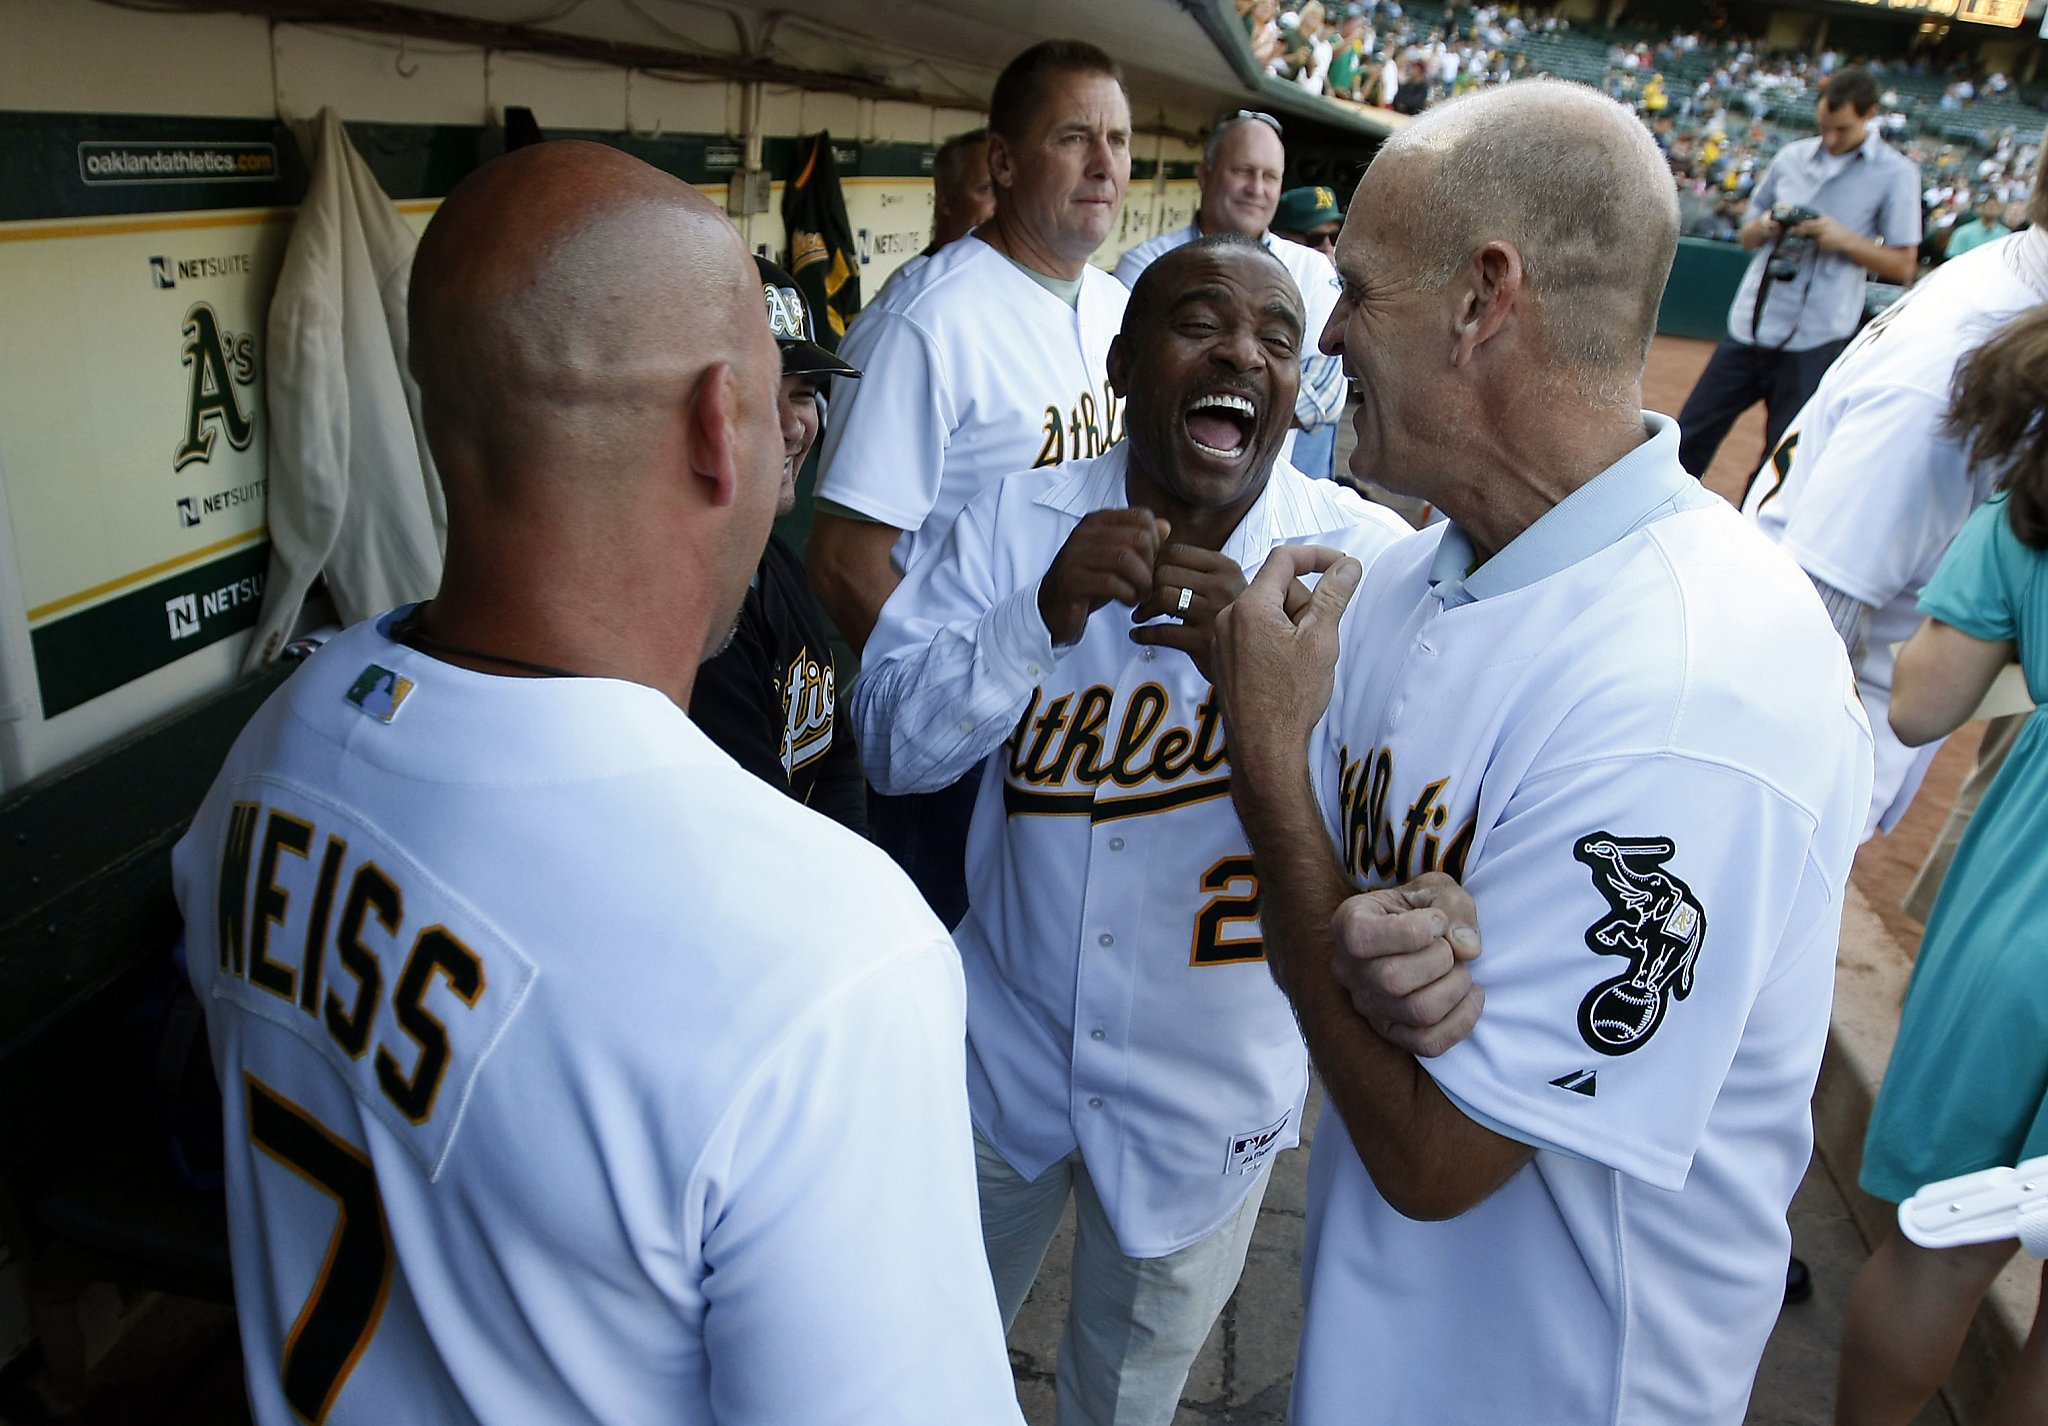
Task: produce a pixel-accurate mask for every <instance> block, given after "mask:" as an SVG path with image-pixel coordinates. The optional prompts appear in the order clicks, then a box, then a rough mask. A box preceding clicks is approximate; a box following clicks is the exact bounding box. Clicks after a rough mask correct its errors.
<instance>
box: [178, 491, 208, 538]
mask: <svg viewBox="0 0 2048 1426" xmlns="http://www.w3.org/2000/svg"><path fill="white" fill-rule="evenodd" d="M202 518H203V516H201V514H200V512H199V502H198V501H197V500H195V499H193V498H192V497H191V496H189V495H180V496H179V497H178V524H179V525H180V526H182V527H183V528H185V529H187V530H189V529H191V528H192V527H193V526H194V525H196V524H198V523H199V522H200V520H201V519H202Z"/></svg>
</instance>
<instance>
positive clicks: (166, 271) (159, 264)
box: [149, 257, 178, 287]
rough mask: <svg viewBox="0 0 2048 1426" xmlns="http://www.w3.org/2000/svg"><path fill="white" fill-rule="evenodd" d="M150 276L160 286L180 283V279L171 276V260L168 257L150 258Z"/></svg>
mask: <svg viewBox="0 0 2048 1426" xmlns="http://www.w3.org/2000/svg"><path fill="white" fill-rule="evenodd" d="M149 277H150V281H152V282H154V283H155V284H156V285H157V286H158V287H176V286H177V285H178V279H177V278H175V277H173V276H171V260H170V259H169V258H167V257H153V258H151V259H150V260H149Z"/></svg>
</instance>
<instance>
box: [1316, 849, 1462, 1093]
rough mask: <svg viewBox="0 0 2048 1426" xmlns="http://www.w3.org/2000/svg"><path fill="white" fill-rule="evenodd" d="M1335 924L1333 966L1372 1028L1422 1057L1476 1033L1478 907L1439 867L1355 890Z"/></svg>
mask: <svg viewBox="0 0 2048 1426" xmlns="http://www.w3.org/2000/svg"><path fill="white" fill-rule="evenodd" d="M1330 930H1331V933H1332V935H1333V937H1334V938H1335V940H1336V949H1335V951H1334V952H1333V953H1332V955H1331V957H1330V971H1331V974H1333V975H1334V976H1335V977H1336V978H1337V983H1338V984H1339V985H1341V986H1343V987H1344V989H1345V991H1346V992H1348V993H1349V994H1350V996H1351V1007H1352V1009H1354V1010H1356V1011H1357V1012H1358V1013H1359V1014H1360V1015H1362V1016H1364V1017H1365V1022H1366V1023H1367V1024H1368V1025H1370V1026H1372V1029H1373V1033H1374V1034H1376V1035H1378V1036H1379V1037H1380V1038H1381V1039H1382V1040H1386V1041H1388V1042H1389V1043H1391V1044H1394V1045H1398V1046H1400V1047H1401V1048H1402V1049H1404V1050H1406V1051H1408V1053H1409V1054H1411V1055H1418V1056H1421V1057H1422V1058H1424V1059H1429V1058H1432V1057H1434V1056H1436V1055H1440V1054H1442V1053H1443V1052H1444V1051H1445V1050H1448V1049H1449V1048H1450V1047H1451V1046H1453V1045H1455V1044H1457V1043H1458V1042H1459V1041H1460V1040H1463V1039H1464V1038H1465V1037H1466V1036H1467V1035H1470V1034H1471V1033H1472V1027H1473V1026H1474V1025H1475V1024H1477V1023H1478V1021H1479V1012H1480V1011H1481V1009H1483V1008H1484V1007H1485V1004H1486V992H1485V991H1483V990H1481V989H1480V988H1479V987H1478V986H1476V985H1474V984H1473V983H1472V972H1471V971H1470V970H1469V969H1468V968H1467V966H1468V963H1469V962H1470V961H1472V960H1473V959H1475V958H1476V957H1477V956H1478V955H1479V908H1478V907H1477V906H1475V905H1474V904H1473V902H1472V896H1471V893H1470V892H1468V891H1466V890H1465V888H1464V887H1462V886H1460V885H1458V883H1457V882H1455V881H1453V880H1451V878H1450V877H1448V876H1446V875H1445V874H1444V873H1442V872H1440V871H1433V872H1426V873H1424V874H1423V875H1422V876H1419V877H1417V878H1416V879H1415V880H1413V881H1411V882H1407V883H1405V884H1404V885H1401V886H1389V887H1383V888H1381V889H1380V890H1378V891H1368V892H1364V893H1362V894H1361V895H1358V896H1354V897H1351V898H1350V899H1349V900H1347V901H1346V902H1345V903H1344V904H1343V905H1342V906H1340V907H1338V908H1337V914H1336V915H1335V916H1334V917H1332V918H1331V922H1330Z"/></svg>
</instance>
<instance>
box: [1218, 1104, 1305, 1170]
mask: <svg viewBox="0 0 2048 1426" xmlns="http://www.w3.org/2000/svg"><path fill="white" fill-rule="evenodd" d="M1291 1117H1292V1116H1291V1115H1290V1114H1283V1115H1281V1116H1280V1117H1279V1118H1278V1119H1276V1120H1274V1121H1273V1122H1272V1123H1271V1124H1268V1125H1267V1126H1266V1127H1265V1128H1263V1129H1252V1130H1249V1131H1248V1132H1246V1133H1243V1134H1232V1135H1231V1136H1230V1148H1229V1152H1228V1154H1227V1155H1226V1157H1225V1159H1224V1163H1223V1172H1224V1173H1226V1174H1247V1173H1250V1172H1251V1171H1252V1170H1253V1169H1255V1168H1257V1167H1258V1166H1259V1165H1260V1164H1262V1163H1264V1162H1265V1161H1266V1160H1267V1159H1268V1158H1270V1157H1272V1154H1273V1150H1275V1149H1277V1148H1279V1147H1280V1143H1281V1140H1282V1138H1283V1137H1284V1136H1285V1135H1286V1133H1287V1121H1288V1119H1289V1118H1291Z"/></svg>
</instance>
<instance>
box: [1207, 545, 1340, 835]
mask: <svg viewBox="0 0 2048 1426" xmlns="http://www.w3.org/2000/svg"><path fill="white" fill-rule="evenodd" d="M1309 574H1317V575H1321V576H1322V578H1321V579H1320V580H1318V581H1317V584H1316V587H1315V589H1314V590H1313V591H1310V590H1308V589H1305V588H1304V587H1303V586H1302V584H1301V578H1302V576H1304V575H1309ZM1364 577H1365V568H1364V566H1363V565H1361V564H1360V563H1359V562H1358V561H1357V560H1356V559H1354V558H1352V557H1351V556H1350V555H1346V554H1342V553H1340V552H1339V551H1337V550H1332V549H1325V548H1324V547H1322V546H1320V545H1278V546H1275V547H1274V549H1273V552H1272V553H1271V554H1269V555H1267V556H1266V563H1265V564H1264V565H1263V566H1262V567H1261V568H1260V570H1259V572H1258V574H1257V575H1256V576H1255V577H1254V578H1253V580H1252V582H1251V584H1250V585H1249V586H1247V587H1246V589H1245V592H1244V593H1243V594H1241V595H1239V596H1238V597H1237V599H1236V600H1235V602H1233V603H1232V604H1231V606H1230V607H1229V608H1228V609H1225V610H1224V611H1222V612H1221V613H1220V614H1218V615H1217V616H1216V651H1215V654H1214V655H1213V659H1214V670H1213V677H1214V679H1215V684H1216V688H1217V691H1218V692H1220V693H1221V694H1222V695H1223V722H1224V726H1225V728H1226V729H1227V730H1228V733H1229V739H1230V766H1231V770H1232V776H1233V777H1234V778H1235V777H1238V776H1249V777H1250V778H1251V780H1252V782H1253V783H1254V784H1255V785H1256V784H1258V783H1259V781H1260V779H1261V777H1263V776H1267V775H1271V776H1295V775H1298V772H1305V771H1306V770H1307V769H1306V758H1307V750H1308V735H1309V732H1310V730H1311V729H1313V728H1314V727H1315V725H1316V720H1317V719H1318V718H1320V717H1322V716H1323V710H1325V709H1326V708H1328V707H1329V706H1330V694H1331V691H1332V689H1333V687H1334V683H1335V678H1336V669H1337V627H1338V622H1339V620H1341V619H1342V618H1343V615H1344V608H1345V606H1346V605H1347V604H1349V603H1350V602H1351V596H1352V595H1353V594H1355V593H1357V592H1358V582H1359V581H1360V580H1361V579H1363V578H1364ZM1275 760H1277V764H1275ZM1283 767H1284V769H1285V770H1284V771H1283V770H1282V768H1283ZM1232 795H1233V796H1235V795H1236V791H1235V783H1233V792H1232Z"/></svg>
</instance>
